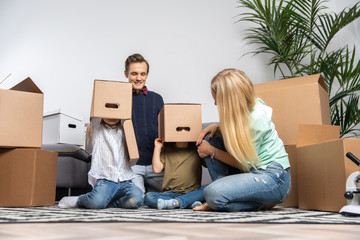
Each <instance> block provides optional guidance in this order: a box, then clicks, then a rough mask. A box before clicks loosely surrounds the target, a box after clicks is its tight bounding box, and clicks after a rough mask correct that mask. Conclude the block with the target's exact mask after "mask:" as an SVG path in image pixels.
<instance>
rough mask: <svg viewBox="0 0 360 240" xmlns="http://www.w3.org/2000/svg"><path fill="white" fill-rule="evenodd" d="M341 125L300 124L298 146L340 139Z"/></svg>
mask: <svg viewBox="0 0 360 240" xmlns="http://www.w3.org/2000/svg"><path fill="white" fill-rule="evenodd" d="M339 136H340V126H334V125H318V124H299V126H298V139H297V144H296V146H297V147H301V146H306V145H311V144H316V143H321V142H327V141H331V140H336V139H339Z"/></svg>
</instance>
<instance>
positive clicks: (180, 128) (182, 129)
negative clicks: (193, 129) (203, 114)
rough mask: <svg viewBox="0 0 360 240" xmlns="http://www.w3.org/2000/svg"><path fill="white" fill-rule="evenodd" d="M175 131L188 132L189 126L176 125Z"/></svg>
mask: <svg viewBox="0 0 360 240" xmlns="http://www.w3.org/2000/svg"><path fill="white" fill-rule="evenodd" d="M176 131H177V132H181V131H186V132H190V128H189V127H177V128H176Z"/></svg>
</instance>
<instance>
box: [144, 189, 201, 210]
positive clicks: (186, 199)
mask: <svg viewBox="0 0 360 240" xmlns="http://www.w3.org/2000/svg"><path fill="white" fill-rule="evenodd" d="M204 188H205V186H201V187H200V188H198V189H196V190H194V191H191V192H188V193H184V194H180V193H175V192H172V191H169V192H164V193H158V192H148V193H146V195H145V204H146V205H147V206H149V207H151V208H157V200H158V199H159V198H161V199H164V200H170V199H174V198H176V199H177V200H178V201H179V204H180V208H188V207H190V206H191V204H193V203H194V202H196V201H200V202H204V201H205V198H204Z"/></svg>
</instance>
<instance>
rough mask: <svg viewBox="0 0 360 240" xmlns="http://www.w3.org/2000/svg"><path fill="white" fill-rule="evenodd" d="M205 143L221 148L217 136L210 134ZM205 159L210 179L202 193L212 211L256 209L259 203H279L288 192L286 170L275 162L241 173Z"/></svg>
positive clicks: (221, 144)
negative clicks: (262, 167) (211, 137)
mask: <svg viewBox="0 0 360 240" xmlns="http://www.w3.org/2000/svg"><path fill="white" fill-rule="evenodd" d="M206 139H207V141H209V140H208V138H206ZM209 142H210V144H211V145H212V146H214V147H216V148H219V149H221V150H223V151H225V146H224V142H223V139H222V137H221V136H219V135H214V138H213V139H211V140H210V141H209ZM205 161H206V164H207V167H208V170H209V173H210V176H211V178H212V180H213V181H214V182H213V183H211V184H209V185H208V186H207V187H206V188H205V190H204V195H205V199H206V202H207V203H208V204H209V206H210V208H211V209H213V210H215V211H228V212H230V211H254V210H259V209H261V208H262V206H263V205H275V204H278V203H281V202H283V201H284V200H285V199H286V198H287V196H288V195H289V193H290V190H291V177H290V169H289V168H288V169H283V167H282V166H281V165H280V164H279V163H276V162H273V163H271V164H270V165H268V166H267V167H266V169H259V170H255V169H251V171H250V172H249V173H241V172H240V170H238V169H236V168H234V167H231V166H229V165H227V164H225V163H223V162H221V161H218V160H216V159H211V157H210V156H208V157H206V158H205Z"/></svg>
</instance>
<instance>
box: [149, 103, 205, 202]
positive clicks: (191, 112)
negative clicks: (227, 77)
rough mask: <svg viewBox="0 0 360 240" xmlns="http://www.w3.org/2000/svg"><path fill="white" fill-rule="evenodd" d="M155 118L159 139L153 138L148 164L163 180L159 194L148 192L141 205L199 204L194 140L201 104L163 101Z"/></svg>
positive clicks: (199, 170) (199, 161)
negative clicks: (151, 155) (157, 122)
mask: <svg viewBox="0 0 360 240" xmlns="http://www.w3.org/2000/svg"><path fill="white" fill-rule="evenodd" d="M188 116H191V117H190V118H189V117H188ZM158 120H159V135H160V136H161V139H160V138H157V139H155V141H154V145H155V147H154V154H153V158H152V167H153V171H154V172H155V173H160V172H164V180H163V184H162V189H161V193H158V192H148V193H147V194H146V195H145V200H144V201H145V204H146V205H148V206H149V207H152V208H158V209H173V208H188V207H191V208H193V207H195V206H200V205H201V204H202V203H201V202H202V201H204V194H203V191H204V188H205V187H204V186H201V175H202V163H204V161H203V160H202V159H201V158H200V157H199V155H198V153H197V150H196V146H195V141H196V139H197V136H198V135H199V133H200V131H201V129H202V126H201V105H199V104H165V105H164V106H163V108H162V110H161V111H160V114H159V118H158ZM165 141H166V143H165Z"/></svg>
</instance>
